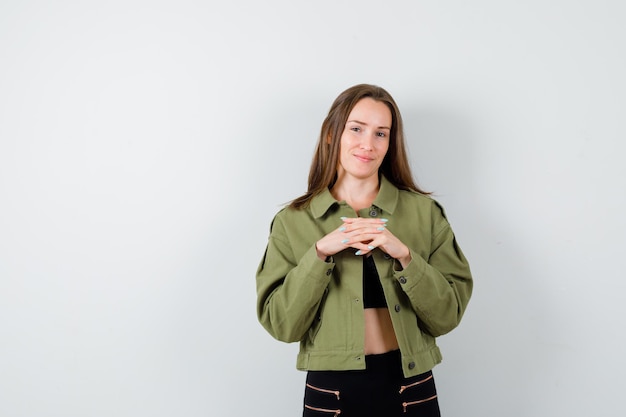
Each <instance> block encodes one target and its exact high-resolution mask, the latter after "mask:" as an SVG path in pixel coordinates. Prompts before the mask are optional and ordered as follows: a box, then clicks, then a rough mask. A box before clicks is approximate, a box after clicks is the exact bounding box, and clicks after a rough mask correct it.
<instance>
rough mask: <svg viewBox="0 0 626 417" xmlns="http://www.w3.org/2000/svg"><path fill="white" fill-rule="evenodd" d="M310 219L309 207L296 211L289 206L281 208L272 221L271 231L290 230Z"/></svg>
mask: <svg viewBox="0 0 626 417" xmlns="http://www.w3.org/2000/svg"><path fill="white" fill-rule="evenodd" d="M311 218H312V215H311V209H310V207H305V208H300V209H296V208H293V207H290V206H285V207H283V208H281V209H280V210H279V211H278V212H277V213H276V214H275V215H274V219H273V220H272V229H276V228H283V229H285V228H290V227H292V226H295V225H297V224H299V223H302V222H303V221H306V220H309V219H311Z"/></svg>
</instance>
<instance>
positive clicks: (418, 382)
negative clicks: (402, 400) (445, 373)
mask: <svg viewBox="0 0 626 417" xmlns="http://www.w3.org/2000/svg"><path fill="white" fill-rule="evenodd" d="M431 379H433V376H432V374H431V375H429V376H428V378H425V379H422V380H421V381H416V382H414V383H412V384H409V385H402V386H401V387H400V394H402V393H403V392H404V390H406V389H407V388H411V387H414V386H416V385H420V384H423V383H424V382H426V381H430V380H431Z"/></svg>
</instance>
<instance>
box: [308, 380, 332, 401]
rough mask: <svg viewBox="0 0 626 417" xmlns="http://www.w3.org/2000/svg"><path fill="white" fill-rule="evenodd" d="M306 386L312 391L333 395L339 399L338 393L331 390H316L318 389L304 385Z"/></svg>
mask: <svg viewBox="0 0 626 417" xmlns="http://www.w3.org/2000/svg"><path fill="white" fill-rule="evenodd" d="M306 386H307V387H309V388H311V389H312V390H315V391H319V392H324V393H326V394H333V395H335V396H336V397H337V399H339V391H333V390H330V389H324V388H318V387H314V386H313V385H311V384H306Z"/></svg>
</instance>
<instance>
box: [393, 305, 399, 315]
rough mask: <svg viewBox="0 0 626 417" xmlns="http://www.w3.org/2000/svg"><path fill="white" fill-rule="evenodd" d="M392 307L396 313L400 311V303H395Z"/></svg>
mask: <svg viewBox="0 0 626 417" xmlns="http://www.w3.org/2000/svg"><path fill="white" fill-rule="evenodd" d="M394 309H395V310H396V313H399V312H400V304H396V306H395V307H394Z"/></svg>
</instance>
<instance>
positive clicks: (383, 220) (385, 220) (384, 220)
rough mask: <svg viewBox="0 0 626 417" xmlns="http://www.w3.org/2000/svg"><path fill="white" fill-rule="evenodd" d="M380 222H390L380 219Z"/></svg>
mask: <svg viewBox="0 0 626 417" xmlns="http://www.w3.org/2000/svg"><path fill="white" fill-rule="evenodd" d="M380 221H381V222H385V223H387V222H388V221H389V219H380Z"/></svg>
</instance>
